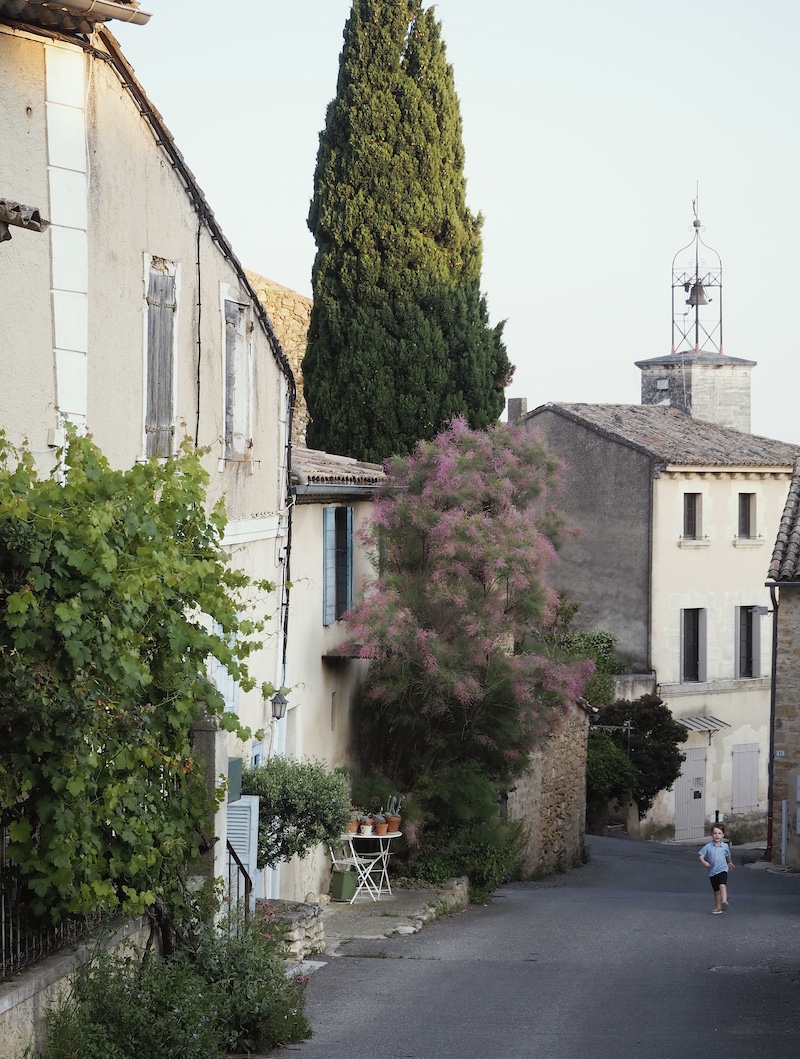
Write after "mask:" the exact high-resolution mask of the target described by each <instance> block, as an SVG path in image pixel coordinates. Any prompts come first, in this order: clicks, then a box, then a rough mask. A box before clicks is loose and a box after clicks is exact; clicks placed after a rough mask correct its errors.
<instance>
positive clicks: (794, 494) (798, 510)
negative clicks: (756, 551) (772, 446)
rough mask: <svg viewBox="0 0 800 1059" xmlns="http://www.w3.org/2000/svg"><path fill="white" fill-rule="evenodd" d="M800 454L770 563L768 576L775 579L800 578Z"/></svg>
mask: <svg viewBox="0 0 800 1059" xmlns="http://www.w3.org/2000/svg"><path fill="white" fill-rule="evenodd" d="M799 566H800V456H798V457H797V459H796V460H795V463H794V469H793V471H792V480H791V483H790V485H789V492H788V494H787V496H786V505H785V507H784V509H783V514H782V515H781V521H780V525H779V527H778V536H777V539H776V541H775V548H774V550H773V552H772V562H771V563H770V564H769V573H768V575H767V576H768V577H769V578H770V579H771V580H773V581H798V580H800V576H799V574H800V570H798V567H799Z"/></svg>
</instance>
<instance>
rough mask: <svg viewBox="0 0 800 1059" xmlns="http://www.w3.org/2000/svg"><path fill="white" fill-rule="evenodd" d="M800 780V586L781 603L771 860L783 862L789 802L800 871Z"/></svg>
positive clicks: (794, 863)
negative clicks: (784, 820)
mask: <svg viewBox="0 0 800 1059" xmlns="http://www.w3.org/2000/svg"><path fill="white" fill-rule="evenodd" d="M799 777H800V587H796V586H789V585H781V587H780V599H779V604H778V637H777V664H776V667H775V763H774V786H773V801H772V804H773V823H772V860H773V862H774V863H776V864H779V863H780V862H781V815H782V802H783V801H784V799H785V800H786V802H787V810H788V844H787V850H786V863H787V864H788V865H789V866H790V867H792V868H798V869H800V836H798V834H797V828H798V814H799V813H800V805H799V804H798V795H800V790H798V786H797V784H798V778H799Z"/></svg>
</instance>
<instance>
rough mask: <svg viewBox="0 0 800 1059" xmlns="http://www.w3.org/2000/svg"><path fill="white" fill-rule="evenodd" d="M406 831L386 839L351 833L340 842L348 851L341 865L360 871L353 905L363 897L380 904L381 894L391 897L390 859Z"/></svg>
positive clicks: (389, 834)
mask: <svg viewBox="0 0 800 1059" xmlns="http://www.w3.org/2000/svg"><path fill="white" fill-rule="evenodd" d="M402 833H403V832H402V831H390V832H389V833H388V834H386V835H358V834H351V833H350V832H348V833H347V834H346V835H342V836H341V838H340V841H341V844H342V846H343V847H344V849H345V851H346V854H347V855H346V856H345V859H344V860H343V861H341V862H340V863H341V864H344V863H347V864H348V865H352V866H353V867H354V868H355V869H356V874H357V876H358V884H357V886H356V892H355V893H354V894H353V896H352V897H351V898H350V904H352V903H353V901H355V899H356V898H357V897H359V896H361V894H368V895H369V896H370V897H371V898H372V900H373V901H377V900H378V898H379V897H380V896H381V894H391V892H392V884H391V883H390V882H389V857H390V856H391V855H392V842H393V841H394V840H395V839H396V838H400V836H401V835H402Z"/></svg>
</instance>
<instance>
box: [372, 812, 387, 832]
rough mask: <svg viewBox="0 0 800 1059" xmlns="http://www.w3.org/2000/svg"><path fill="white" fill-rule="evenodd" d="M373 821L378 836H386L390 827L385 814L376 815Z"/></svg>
mask: <svg viewBox="0 0 800 1059" xmlns="http://www.w3.org/2000/svg"><path fill="white" fill-rule="evenodd" d="M372 821H373V824H374V826H375V834H376V835H385V834H386V832H387V831H388V830H389V825H388V823H387V822H386V817H385V816H384V815H383V813H375V815H374V816H373V817H372Z"/></svg>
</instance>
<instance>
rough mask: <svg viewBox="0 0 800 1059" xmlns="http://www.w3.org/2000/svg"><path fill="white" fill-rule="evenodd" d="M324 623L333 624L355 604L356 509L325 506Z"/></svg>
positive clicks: (323, 523)
mask: <svg viewBox="0 0 800 1059" xmlns="http://www.w3.org/2000/svg"><path fill="white" fill-rule="evenodd" d="M322 531H323V541H324V556H323V593H322V610H323V618H322V620H323V624H325V625H333V623H334V622H335V621H338V620H339V618H341V616H342V615H343V614H344V612H345V611H347V610H349V609H350V608H351V607H352V605H353V509H352V508H351V507H325V508H323V509H322Z"/></svg>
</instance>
